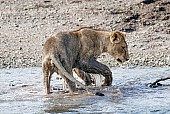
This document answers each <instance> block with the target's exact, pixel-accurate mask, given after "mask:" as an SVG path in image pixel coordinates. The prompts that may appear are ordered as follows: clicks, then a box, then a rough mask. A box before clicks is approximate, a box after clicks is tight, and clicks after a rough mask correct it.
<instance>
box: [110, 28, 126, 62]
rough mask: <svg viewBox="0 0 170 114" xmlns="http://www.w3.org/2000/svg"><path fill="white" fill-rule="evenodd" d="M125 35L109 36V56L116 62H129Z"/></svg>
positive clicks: (115, 33)
mask: <svg viewBox="0 0 170 114" xmlns="http://www.w3.org/2000/svg"><path fill="white" fill-rule="evenodd" d="M125 37H126V33H124V32H118V31H116V32H112V34H111V35H110V45H109V49H108V51H109V54H111V55H112V56H113V57H115V59H116V60H117V61H118V62H121V63H122V62H125V61H127V60H129V53H128V46H127V43H126V41H125Z"/></svg>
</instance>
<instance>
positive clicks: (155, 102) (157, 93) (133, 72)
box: [0, 67, 170, 114]
mask: <svg viewBox="0 0 170 114" xmlns="http://www.w3.org/2000/svg"><path fill="white" fill-rule="evenodd" d="M112 72H113V84H112V85H113V86H112V87H109V88H105V89H103V90H102V91H103V93H105V96H104V97H98V96H93V95H91V94H88V93H86V92H82V94H80V92H81V91H80V92H79V93H75V95H69V94H64V95H63V94H62V93H61V92H60V93H59V92H55V91H54V93H52V94H51V95H48V96H46V95H44V92H43V86H42V72H41V68H37V67H34V68H24V69H1V70H0V114H6V113H8V114H10V113H24V114H26V113H28V114H30V113H101V112H102V113H108V112H110V113H115V114H116V113H135V114H136V113H154V114H155V113H156V114H160V113H170V86H168V84H170V81H165V82H162V83H163V84H165V85H167V86H163V87H158V88H149V87H148V86H147V84H148V83H150V82H153V81H155V80H156V79H158V78H162V77H166V76H169V75H170V67H157V68H149V67H129V68H112ZM59 83H60V82H57V81H56V80H55V78H53V79H52V85H53V86H56V85H58V84H59Z"/></svg>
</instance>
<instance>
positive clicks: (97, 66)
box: [80, 57, 112, 86]
mask: <svg viewBox="0 0 170 114" xmlns="http://www.w3.org/2000/svg"><path fill="white" fill-rule="evenodd" d="M80 69H81V70H83V71H85V72H87V73H93V74H102V75H103V76H104V77H105V81H104V84H103V85H102V86H110V85H111V84H112V72H111V71H110V69H109V68H108V67H107V66H106V65H104V64H102V63H100V62H98V61H96V59H95V58H94V57H91V58H89V59H88V60H82V61H80Z"/></svg>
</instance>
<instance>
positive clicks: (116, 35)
mask: <svg viewBox="0 0 170 114" xmlns="http://www.w3.org/2000/svg"><path fill="white" fill-rule="evenodd" d="M120 41H121V38H120V37H119V32H113V33H112V34H111V36H110V42H111V43H119V42H120Z"/></svg>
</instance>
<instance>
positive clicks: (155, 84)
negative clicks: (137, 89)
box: [149, 76, 170, 88]
mask: <svg viewBox="0 0 170 114" xmlns="http://www.w3.org/2000/svg"><path fill="white" fill-rule="evenodd" d="M168 79H170V76H168V77H166V78H161V79H158V80H156V81H155V82H153V83H151V85H150V86H149V87H152V88H154V87H157V86H159V85H161V84H160V83H158V82H160V81H165V80H168Z"/></svg>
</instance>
